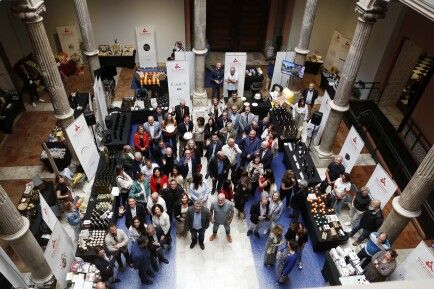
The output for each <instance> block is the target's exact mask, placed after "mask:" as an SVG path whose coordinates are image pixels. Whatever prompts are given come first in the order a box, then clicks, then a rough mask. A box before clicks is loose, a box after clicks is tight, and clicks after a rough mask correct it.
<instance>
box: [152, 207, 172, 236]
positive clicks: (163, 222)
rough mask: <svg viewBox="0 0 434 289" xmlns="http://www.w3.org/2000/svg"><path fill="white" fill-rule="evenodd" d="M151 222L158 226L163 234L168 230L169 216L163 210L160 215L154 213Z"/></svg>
mask: <svg viewBox="0 0 434 289" xmlns="http://www.w3.org/2000/svg"><path fill="white" fill-rule="evenodd" d="M152 223H153V224H154V226H155V227H158V226H160V227H161V229H162V230H163V232H164V234H167V233H169V230H170V218H169V215H168V214H167V213H166V212H163V213H162V214H161V216H160V217H157V216H156V215H153V216H152Z"/></svg>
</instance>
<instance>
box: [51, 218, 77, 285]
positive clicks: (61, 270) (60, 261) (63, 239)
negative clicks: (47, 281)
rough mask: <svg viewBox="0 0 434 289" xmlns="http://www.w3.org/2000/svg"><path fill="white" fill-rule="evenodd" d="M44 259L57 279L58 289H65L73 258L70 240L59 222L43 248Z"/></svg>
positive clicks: (72, 247)
mask: <svg viewBox="0 0 434 289" xmlns="http://www.w3.org/2000/svg"><path fill="white" fill-rule="evenodd" d="M44 257H45V260H47V263H48V266H50V268H51V271H52V272H53V275H54V277H56V279H57V285H58V286H59V288H62V289H63V288H66V287H67V282H66V274H67V273H68V272H69V269H70V267H71V263H72V261H74V258H75V256H74V246H73V244H72V241H71V238H69V236H68V234H67V233H66V232H65V229H63V225H62V223H61V222H57V223H56V225H55V226H54V230H53V231H52V233H51V237H50V241H48V244H47V247H46V248H45V252H44Z"/></svg>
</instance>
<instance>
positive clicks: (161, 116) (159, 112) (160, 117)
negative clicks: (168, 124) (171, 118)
mask: <svg viewBox="0 0 434 289" xmlns="http://www.w3.org/2000/svg"><path fill="white" fill-rule="evenodd" d="M154 119H155V121H158V122H159V123H160V125H161V124H162V123H163V121H164V120H165V119H166V113H165V112H164V111H163V109H162V108H161V107H160V106H157V108H156V109H155V112H154Z"/></svg>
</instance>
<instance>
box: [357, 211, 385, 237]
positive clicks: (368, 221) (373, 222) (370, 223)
mask: <svg viewBox="0 0 434 289" xmlns="http://www.w3.org/2000/svg"><path fill="white" fill-rule="evenodd" d="M383 219H384V216H383V212H382V211H381V210H378V212H377V213H375V214H372V211H370V210H366V211H365V212H363V214H362V217H361V218H360V226H361V227H362V228H363V229H365V230H367V231H369V232H375V231H377V230H378V228H380V226H381V224H383Z"/></svg>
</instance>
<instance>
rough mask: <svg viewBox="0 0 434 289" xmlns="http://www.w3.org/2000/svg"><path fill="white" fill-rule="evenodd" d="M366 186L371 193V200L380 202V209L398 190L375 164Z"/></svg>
mask: <svg viewBox="0 0 434 289" xmlns="http://www.w3.org/2000/svg"><path fill="white" fill-rule="evenodd" d="M366 186H367V187H368V188H369V190H370V191H371V195H372V198H374V199H378V200H380V201H381V208H382V209H383V208H384V206H385V205H386V204H387V202H388V201H389V199H390V198H391V197H392V195H393V193H395V191H396V189H397V188H398V186H397V185H396V184H395V182H394V181H393V180H392V178H391V177H390V176H389V175H388V174H387V173H386V171H385V170H384V169H383V167H382V166H381V165H380V164H377V166H376V167H375V170H374V172H373V173H372V175H371V178H370V179H369V181H368V183H367V184H366Z"/></svg>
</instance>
